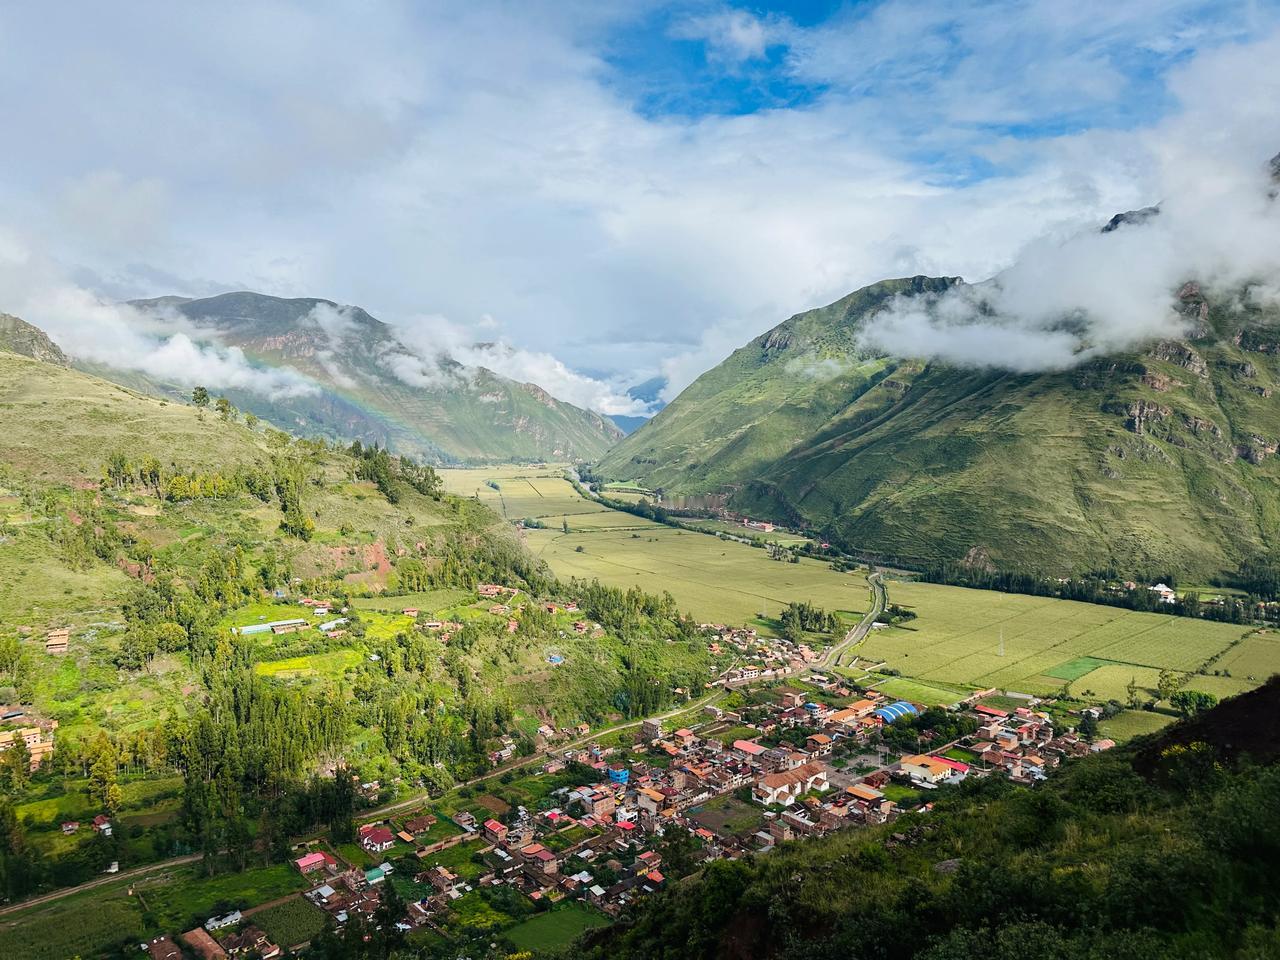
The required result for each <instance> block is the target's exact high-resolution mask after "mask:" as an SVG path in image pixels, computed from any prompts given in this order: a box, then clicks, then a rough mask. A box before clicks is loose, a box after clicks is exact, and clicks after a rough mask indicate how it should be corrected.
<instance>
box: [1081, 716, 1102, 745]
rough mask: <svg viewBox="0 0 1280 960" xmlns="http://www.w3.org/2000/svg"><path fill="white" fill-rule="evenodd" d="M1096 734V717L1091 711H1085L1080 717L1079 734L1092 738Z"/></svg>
mask: <svg viewBox="0 0 1280 960" xmlns="http://www.w3.org/2000/svg"><path fill="white" fill-rule="evenodd" d="M1097 735H1098V718H1097V717H1095V716H1094V715H1093V712H1092V711H1086V712H1085V714H1084V716H1082V717H1081V718H1080V736H1082V737H1084V738H1085V739H1086V740H1092V739H1094V738H1095V737H1096V736H1097Z"/></svg>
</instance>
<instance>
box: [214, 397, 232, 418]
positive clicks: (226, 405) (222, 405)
mask: <svg viewBox="0 0 1280 960" xmlns="http://www.w3.org/2000/svg"><path fill="white" fill-rule="evenodd" d="M214 409H215V410H217V411H218V416H220V417H221V418H222V419H223V420H230V419H231V418H232V417H234V416H235V412H236V408H235V407H234V406H232V405H231V401H230V400H228V399H227V398H226V397H219V398H218V402H217V403H215V404H214Z"/></svg>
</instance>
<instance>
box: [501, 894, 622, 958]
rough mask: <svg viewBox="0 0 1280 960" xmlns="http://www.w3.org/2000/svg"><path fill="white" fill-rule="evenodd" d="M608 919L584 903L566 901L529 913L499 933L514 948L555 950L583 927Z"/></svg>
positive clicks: (573, 937) (595, 925)
mask: <svg viewBox="0 0 1280 960" xmlns="http://www.w3.org/2000/svg"><path fill="white" fill-rule="evenodd" d="M608 923H609V921H608V919H606V918H605V917H604V915H603V914H600V913H597V912H596V911H595V910H592V909H591V908H590V907H588V906H586V905H585V904H582V903H566V904H563V905H562V906H559V907H556V908H555V909H553V910H548V911H547V912H546V913H540V914H538V915H537V916H534V917H530V918H529V919H528V920H525V921H524V922H523V923H519V924H517V925H516V926H514V927H512V928H511V929H510V930H506V931H504V932H503V934H502V935H503V937H505V938H506V939H507V940H509V941H511V945H512V946H514V947H515V948H516V949H517V950H559V949H561V948H563V947H567V946H568V945H569V944H571V943H572V942H573V941H574V940H576V939H577V938H578V937H579V936H580V935H581V934H582V933H584V932H585V931H587V930H591V929H594V928H595V927H603V926H606V925H608Z"/></svg>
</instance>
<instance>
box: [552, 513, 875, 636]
mask: <svg viewBox="0 0 1280 960" xmlns="http://www.w3.org/2000/svg"><path fill="white" fill-rule="evenodd" d="M614 516H619V514H614ZM622 516H626V517H627V520H628V522H640V523H644V521H636V520H635V518H633V517H630V516H629V515H625V514H624V515H622ZM527 540H528V544H529V547H530V549H532V550H533V551H534V552H535V553H537V554H538V555H539V556H541V557H542V559H544V560H545V561H546V562H547V564H548V565H549V566H550V567H551V569H552V571H553V572H554V573H555V574H556V575H557V576H559V577H561V578H562V579H568V578H569V577H578V578H580V579H587V580H590V579H599V580H600V582H602V583H605V584H608V585H610V586H615V587H633V586H634V587H639V588H641V589H642V590H646V591H648V592H650V593H661V592H663V591H669V592H670V593H671V595H672V596H674V597H675V598H676V602H677V603H678V604H679V605H680V607H681V608H682V609H685V610H688V611H689V612H690V613H692V614H693V615H694V616H695V617H697V618H698V619H699V620H709V621H714V622H717V623H730V624H745V623H757V622H758V618H759V615H760V613H761V612H764V613H765V614H766V616H767V617H777V616H778V615H779V613H780V612H781V611H782V608H783V607H785V606H786V605H787V604H788V603H789V602H791V601H801V600H807V601H809V602H810V603H814V604H816V605H818V606H820V607H822V608H824V609H826V610H831V611H834V610H847V611H851V612H859V611H863V610H865V609H866V607H867V602H868V588H867V583H866V580H865V578H864V577H862V576H861V575H855V574H848V573H836V572H835V571H833V570H831V568H830V567H829V566H828V565H827V564H825V563H821V562H819V561H817V560H809V559H802V560H801V561H800V562H799V563H783V562H779V561H777V560H771V559H769V557H768V555H767V554H766V553H765V551H764V550H760V549H756V548H754V547H749V546H747V545H746V544H742V543H734V542H731V541H724V540H720V539H718V538H716V537H711V536H708V535H706V534H700V533H693V532H690V531H684V530H676V529H673V528H671V527H666V526H663V525H661V524H657V523H646V524H645V525H644V526H643V527H642V528H640V529H638V530H634V531H632V530H628V529H621V530H618V529H575V530H573V532H571V533H568V534H565V533H563V532H561V531H560V530H530V531H528V534H527ZM579 547H581V548H582V552H578V548H579Z"/></svg>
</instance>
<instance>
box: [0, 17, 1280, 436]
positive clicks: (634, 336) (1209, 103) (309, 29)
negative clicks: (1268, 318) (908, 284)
mask: <svg viewBox="0 0 1280 960" xmlns="http://www.w3.org/2000/svg"><path fill="white" fill-rule="evenodd" d="M1278 29H1280V2H1191V0H1165V2H1153V0H1132V2H1126V3H1119V4H1117V3H1115V2H1113V0H1109V2H1098V0H1074V2H1071V3H1063V2H1060V0H1026V2H990V0H982V2H965V0H910V2H906V0H883V2H858V3H843V2H830V0H814V2H808V3H799V2H797V3H779V4H770V5H764V4H736V5H735V4H729V3H718V2H693V0H690V2H677V3H657V2H647V0H638V2H637V0H632V2H625V3H623V2H618V3H614V2H609V0H583V2H579V0H561V2H543V0H524V2H519V3H515V2H513V3H501V2H488V3H486V2H474V0H473V2H466V3H450V2H406V3H397V2H391V0H388V2H381V3H376V4H375V3H368V2H356V0H349V2H325V0H309V2H298V3H287V2H254V3H239V2H234V0H231V2H221V3H198V2H196V3H188V4H172V3H151V2H146V0H138V2H131V3H127V4H102V3H94V2H75V0H70V2H64V3H59V4H5V5H3V6H2V7H0V117H3V118H4V129H5V138H4V146H3V149H0V311H7V312H11V313H16V314H18V315H20V316H23V317H24V318H25V319H28V320H30V321H31V322H33V323H37V324H40V325H42V326H45V327H46V328H47V329H49V330H50V331H51V332H52V333H53V334H54V335H55V338H61V339H62V340H63V341H64V342H63V343H62V345H63V346H64V348H66V349H68V350H69V351H70V352H72V353H73V354H76V353H79V354H82V355H86V356H88V357H91V358H96V359H103V358H105V357H106V356H107V355H108V354H109V355H110V356H111V357H115V358H118V357H120V356H121V355H122V354H128V355H138V356H140V357H141V358H140V359H139V360H138V361H137V364H138V365H139V366H140V367H141V366H143V365H144V364H151V365H152V366H151V367H147V369H153V370H154V371H155V372H160V373H163V372H164V371H165V370H166V369H170V368H173V367H176V366H179V365H181V366H182V367H183V368H185V369H191V368H193V367H194V368H202V365H206V364H207V366H208V370H209V374H208V376H209V377H212V378H215V379H216V378H219V377H221V378H223V379H226V380H228V381H229V383H228V385H234V378H235V377H237V376H239V377H241V378H243V376H244V371H243V358H242V357H240V358H237V357H236V356H234V355H232V354H228V353H227V352H225V351H221V352H219V351H217V350H210V349H206V348H204V347H202V346H201V345H200V344H198V343H193V342H192V341H191V340H190V338H189V337H188V336H187V334H186V333H182V332H179V333H178V334H177V336H178V337H180V338H182V339H180V340H178V341H177V342H176V343H175V342H170V341H168V340H165V341H157V340H156V339H155V338H154V336H153V335H151V334H153V333H154V331H152V332H151V334H147V335H145V336H144V335H141V334H140V332H139V323H140V320H139V318H138V317H137V316H136V315H135V314H134V313H132V312H130V311H128V310H127V309H125V308H121V307H120V306H119V302H120V301H123V300H125V299H129V298H134V297H152V296H159V295H163V294H182V295H186V296H205V295H210V294H214V293H219V292H224V291H227V290H239V289H250V290H255V291H258V292H262V293H269V294H274V295H279V296H314V297H325V298H329V299H332V300H334V301H336V302H338V303H342V304H358V305H360V306H362V307H364V308H365V309H366V310H368V311H369V312H371V313H372V314H373V315H374V316H377V317H378V318H380V319H382V320H384V321H386V322H388V323H391V324H393V325H394V326H395V327H396V328H397V329H398V330H401V331H403V333H404V339H405V341H406V342H407V343H412V344H415V345H416V348H417V349H421V350H430V349H431V347H432V345H433V344H438V345H439V348H440V349H449V350H452V351H460V352H465V353H466V359H467V361H468V362H474V363H483V364H486V365H489V366H492V367H493V368H494V369H496V370H498V372H500V373H504V374H507V375H509V376H514V377H516V378H518V379H522V380H531V381H534V382H537V383H539V384H540V385H542V386H543V387H545V388H547V389H548V390H549V391H550V392H551V393H552V394H554V395H556V396H558V397H561V398H562V399H565V400H568V401H570V402H574V403H578V404H580V405H583V406H589V407H592V408H593V409H596V410H599V411H601V412H603V413H609V414H632V415H634V414H643V413H645V412H647V411H648V410H649V409H650V406H649V404H648V403H647V402H646V401H644V400H639V399H636V398H635V397H632V396H629V395H628V394H627V392H626V391H627V388H628V387H629V386H631V385H633V384H636V383H640V382H642V381H647V380H649V379H650V378H652V377H655V376H661V377H664V378H665V379H666V381H667V385H666V388H665V390H664V392H663V399H667V400H669V399H670V398H671V397H672V396H674V395H675V394H676V393H678V392H679V390H680V389H682V388H683V387H684V386H686V385H687V384H688V383H690V382H691V381H692V380H693V379H694V378H695V377H696V376H697V375H698V374H699V373H701V372H702V371H703V370H705V369H707V368H708V367H710V366H712V365H714V364H715V363H717V362H718V361H720V360H721V359H723V358H724V357H725V356H727V355H728V353H730V352H731V351H732V350H733V349H735V348H737V347H739V346H741V345H743V344H744V343H746V342H747V341H748V340H749V339H751V338H752V337H754V336H756V335H758V334H760V333H762V332H764V331H765V330H767V329H769V328H770V327H772V326H773V325H775V324H776V323H778V322H780V321H781V320H783V319H785V318H786V317H788V316H790V315H792V314H794V313H797V312H800V311H801V310H804V309H808V308H810V307H814V306H819V305H822V304H824V303H827V302H830V301H832V300H835V299H837V298H839V297H841V296H843V295H844V294H846V293H848V292H850V291H851V290H854V289H856V288H858V287H860V286H863V285H865V284H867V283H871V282H874V281H876V280H879V279H883V278H885V277H894V276H909V275H913V274H918V273H924V274H931V275H956V276H963V277H965V278H966V279H969V280H984V279H986V278H988V277H991V276H992V275H994V274H997V273H999V272H1000V271H1008V270H1009V269H1010V268H1011V267H1014V266H1016V265H1018V264H1019V263H1025V262H1027V261H1028V259H1029V258H1030V259H1031V260H1032V261H1034V262H1037V263H1039V264H1040V266H1039V267H1037V268H1036V269H1031V268H1024V269H1022V270H1021V272H1020V273H1019V272H1018V271H1017V270H1014V271H1012V275H1013V276H1014V278H1015V280H1016V279H1017V278H1018V277H1022V280H1021V281H1020V285H1019V283H1013V284H1012V287H1013V289H1014V293H1013V294H1010V296H1011V297H1012V299H1011V300H1010V301H1009V303H1010V305H1011V306H1010V309H1021V308H1022V307H1024V306H1025V304H1026V291H1027V290H1029V289H1030V290H1033V291H1034V290H1036V289H1038V286H1037V285H1039V284H1043V283H1044V282H1045V278H1046V272H1047V268H1046V267H1045V266H1044V263H1045V262H1046V261H1045V260H1044V258H1043V256H1042V254H1043V251H1044V250H1045V249H1046V245H1048V247H1049V248H1050V249H1051V250H1052V251H1053V257H1058V256H1060V255H1061V254H1060V248H1059V246H1056V245H1055V244H1057V238H1062V237H1069V236H1072V235H1075V234H1077V233H1079V232H1081V231H1084V230H1087V229H1089V228H1091V227H1092V226H1093V225H1096V224H1100V223H1102V222H1105V221H1106V220H1107V219H1108V218H1109V217H1110V216H1111V215H1112V214H1113V213H1116V212H1118V211H1121V210H1127V209H1132V208H1135V207H1140V206H1145V205H1147V204H1150V203H1153V202H1157V201H1160V200H1167V198H1168V195H1169V194H1170V192H1171V191H1174V190H1177V189H1180V188H1185V187H1186V186H1187V183H1188V181H1190V182H1191V184H1192V185H1193V186H1195V187H1196V188H1197V189H1199V187H1200V186H1202V185H1203V184H1204V183H1206V182H1210V183H1212V182H1214V181H1215V178H1217V177H1218V173H1217V171H1219V170H1220V169H1222V168H1223V167H1222V165H1223V164H1225V165H1226V167H1229V168H1231V169H1232V170H1233V171H1238V170H1242V169H1244V168H1249V169H1254V168H1256V167H1259V166H1260V165H1261V164H1262V163H1263V162H1264V161H1265V160H1266V159H1267V158H1268V157H1270V156H1271V155H1272V154H1274V153H1275V152H1276V151H1280V109H1277V108H1276V107H1275V104H1277V103H1280V96H1278V95H1277V94H1280V91H1277V90H1275V89H1274V81H1272V80H1271V79H1270V78H1269V76H1268V75H1269V74H1274V72H1275V71H1274V64H1275V62H1276V56H1277V53H1278V52H1280V47H1278V46H1277V43H1278V41H1277V37H1278V34H1277V30H1278ZM1190 173H1194V176H1189V174H1190ZM1233 175H1234V174H1233ZM1190 206H1191V209H1189V210H1188V211H1187V212H1186V214H1185V216H1183V217H1182V219H1180V220H1179V219H1176V218H1173V217H1170V218H1169V219H1168V220H1167V221H1166V222H1168V223H1183V224H1186V223H1188V222H1191V223H1194V222H1196V221H1195V220H1194V216H1196V215H1203V213H1204V210H1203V208H1202V207H1196V206H1195V205H1194V204H1193V205H1190ZM1251 236H1252V235H1251ZM1257 236H1258V237H1262V238H1265V237H1268V236H1270V235H1269V234H1266V233H1261V234H1258V235H1257ZM1037 251H1039V253H1037ZM1068 252H1069V253H1070V251H1068ZM1227 252H1230V251H1227ZM1213 253H1214V254H1215V255H1222V254H1223V253H1224V250H1223V249H1217V248H1215V250H1214V251H1213ZM1072 255H1073V256H1074V254H1072ZM1089 256H1093V257H1094V259H1093V260H1090V259H1089ZM1089 256H1086V255H1083V254H1082V255H1080V256H1079V257H1078V258H1076V261H1075V262H1077V265H1079V266H1086V265H1089V264H1093V263H1097V262H1098V261H1099V255H1098V254H1097V253H1096V252H1095V253H1093V254H1090V255H1089ZM1036 257H1040V260H1038V261H1037V260H1035V258H1036ZM1053 257H1050V258H1049V260H1048V262H1053ZM1100 259H1101V260H1102V261H1103V262H1105V261H1107V260H1108V259H1109V257H1108V256H1107V255H1106V254H1105V252H1104V254H1103V255H1101V257H1100ZM1164 267H1166V268H1167V267H1168V264H1164ZM1086 275H1087V274H1084V273H1083V272H1082V271H1077V273H1074V274H1068V276H1070V277H1072V278H1077V277H1080V276H1086ZM1153 275H1154V273H1153ZM1015 294H1016V295H1015ZM1055 297H1056V298H1055V299H1054V300H1053V303H1054V304H1055V308H1056V306H1061V302H1062V301H1063V298H1064V297H1066V299H1067V300H1070V290H1067V291H1066V292H1065V293H1063V292H1061V291H1059V292H1058V293H1057V294H1055ZM1067 306H1068V307H1069V306H1070V303H1068V304H1067ZM1086 306H1087V305H1086ZM898 319H899V320H900V321H901V322H900V323H898V324H897V326H896V327H894V328H893V329H885V330H882V331H881V332H880V335H881V337H882V339H883V340H885V341H886V342H889V343H890V344H891V345H892V346H895V347H897V348H900V349H909V348H914V346H916V345H918V343H919V342H920V339H921V338H922V337H923V338H926V339H927V338H929V337H932V336H934V335H935V334H936V333H937V330H936V329H933V328H930V327H929V326H928V324H927V323H925V324H924V325H923V326H921V322H920V318H919V317H916V318H914V319H913V318H911V317H900V318H898ZM913 323H914V324H915V326H912V324H913ZM1143 329H1146V328H1145V327H1144V328H1143ZM143 333H146V332H145V331H143ZM895 338H896V339H895ZM477 343H481V344H483V345H481V346H476V344H477ZM973 349H974V344H972V343H966V344H964V345H963V349H962V350H961V354H963V353H964V351H970V352H972V351H973ZM978 349H979V350H981V349H983V348H982V347H981V345H979V347H978ZM1033 353H1034V351H1033ZM142 355H145V356H142ZM943 355H944V356H945V355H946V354H945V352H944V354H943ZM1037 362H1039V361H1037ZM202 372H203V369H202ZM216 385H217V384H216V383H214V382H211V386H216ZM287 387H288V385H287V384H284V385H283V386H282V385H280V384H277V385H275V388H277V389H280V388H287Z"/></svg>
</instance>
